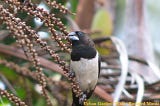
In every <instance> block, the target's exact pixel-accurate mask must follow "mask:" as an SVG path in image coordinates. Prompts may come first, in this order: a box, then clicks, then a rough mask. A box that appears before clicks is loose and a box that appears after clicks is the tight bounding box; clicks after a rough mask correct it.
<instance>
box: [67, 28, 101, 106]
mask: <svg viewBox="0 0 160 106" xmlns="http://www.w3.org/2000/svg"><path fill="white" fill-rule="evenodd" d="M68 37H69V40H70V41H71V44H72V51H71V61H70V74H69V75H70V76H72V77H73V76H74V77H75V78H76V81H77V82H78V85H79V87H80V89H81V90H82V92H83V94H82V95H81V96H80V97H76V94H75V93H74V92H73V90H72V96H73V103H72V106H84V101H85V100H87V99H89V98H90V97H91V95H92V93H93V91H94V89H95V87H96V85H97V82H98V77H99V74H100V56H99V53H98V51H97V50H96V48H95V44H94V42H93V40H92V39H91V38H89V35H88V34H86V33H84V32H82V31H74V32H70V33H69V34H68Z"/></svg>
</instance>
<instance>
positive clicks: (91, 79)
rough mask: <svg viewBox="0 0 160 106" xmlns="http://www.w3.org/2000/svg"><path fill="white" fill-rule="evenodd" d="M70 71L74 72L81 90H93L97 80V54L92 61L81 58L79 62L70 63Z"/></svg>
mask: <svg viewBox="0 0 160 106" xmlns="http://www.w3.org/2000/svg"><path fill="white" fill-rule="evenodd" d="M71 70H72V71H74V72H75V75H76V79H77V81H78V83H79V86H80V88H81V90H83V91H89V90H93V89H94V88H95V86H96V84H97V80H98V73H99V67H98V52H97V54H96V57H95V58H93V59H84V58H81V59H80V61H71Z"/></svg>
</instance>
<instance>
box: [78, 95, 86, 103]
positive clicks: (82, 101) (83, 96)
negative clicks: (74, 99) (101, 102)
mask: <svg viewBox="0 0 160 106" xmlns="http://www.w3.org/2000/svg"><path fill="white" fill-rule="evenodd" d="M86 97H87V96H86V94H82V95H81V97H80V98H79V103H80V104H84V102H85V101H86Z"/></svg>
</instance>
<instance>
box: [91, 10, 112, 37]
mask: <svg viewBox="0 0 160 106" xmlns="http://www.w3.org/2000/svg"><path fill="white" fill-rule="evenodd" d="M91 29H92V30H98V31H101V34H94V35H92V38H96V37H99V36H104V35H105V36H106V35H108V36H110V35H111V34H112V31H113V22H112V19H111V16H110V13H109V12H108V11H106V10H105V9H103V8H101V9H99V10H98V11H97V13H96V14H95V15H94V18H93V23H92V27H91Z"/></svg>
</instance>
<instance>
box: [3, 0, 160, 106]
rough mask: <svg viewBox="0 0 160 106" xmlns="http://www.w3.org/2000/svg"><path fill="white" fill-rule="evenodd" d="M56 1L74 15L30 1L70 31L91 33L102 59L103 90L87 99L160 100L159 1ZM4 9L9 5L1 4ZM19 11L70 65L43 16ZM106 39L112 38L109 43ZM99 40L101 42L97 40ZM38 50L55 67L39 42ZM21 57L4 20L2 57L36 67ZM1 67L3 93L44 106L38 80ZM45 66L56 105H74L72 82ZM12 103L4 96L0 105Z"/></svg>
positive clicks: (52, 97) (101, 84) (9, 105)
mask: <svg viewBox="0 0 160 106" xmlns="http://www.w3.org/2000/svg"><path fill="white" fill-rule="evenodd" d="M22 1H23V0H22ZM51 1H52V0H51ZM56 1H57V3H61V4H62V5H64V7H66V8H68V10H69V11H71V12H72V13H73V14H63V13H62V12H60V11H59V10H58V9H55V8H52V7H51V6H49V5H47V3H46V2H45V0H32V3H34V4H36V5H37V6H38V7H39V8H43V9H44V10H45V11H47V12H49V13H50V14H55V17H57V18H59V19H60V20H61V21H62V23H63V24H64V25H65V26H66V28H67V31H68V32H71V31H76V30H81V31H84V32H86V33H88V34H89V36H90V37H91V38H92V39H93V40H94V41H95V43H96V47H97V49H98V51H99V52H100V55H101V57H102V62H101V64H102V66H101V75H100V78H99V81H98V87H99V88H101V90H103V92H100V91H98V89H96V91H95V94H94V95H93V96H92V97H91V99H90V100H89V101H91V102H95V101H96V102H98V101H101V102H105V101H107V102H113V101H115V102H117V101H125V102H137V103H140V102H160V99H159V98H160V70H159V66H160V46H159V45H160V30H159V26H160V14H159V13H160V1H157V0H56ZM0 5H3V6H6V5H7V4H6V3H5V2H4V1H3V0H2V1H0ZM13 8H14V7H13ZM15 11H16V15H15V17H18V18H21V19H22V20H23V21H25V22H26V23H27V25H28V26H31V28H32V29H33V30H35V31H36V32H37V33H38V34H39V36H40V38H41V39H42V40H44V41H46V42H47V43H48V45H50V46H51V47H52V49H53V50H55V52H56V53H58V54H59V56H60V57H61V58H62V59H63V60H64V61H65V62H66V63H67V64H68V65H69V58H70V57H69V54H68V53H65V52H63V51H62V50H61V49H60V47H58V46H57V45H56V42H55V41H53V40H52V39H51V38H50V36H51V34H50V33H49V31H48V28H47V27H46V26H45V24H44V23H43V22H41V21H40V19H39V18H37V17H33V16H31V15H28V14H27V12H22V11H18V10H16V9H15V10H12V12H13V13H14V12H15ZM54 29H55V30H56V33H57V34H61V30H60V29H59V28H58V27H57V26H56V25H55V27H54ZM107 38H110V39H111V40H106V39H107ZM97 40H100V42H96V41H97ZM63 43H66V41H63ZM34 48H35V49H36V50H37V53H38V56H39V57H41V58H44V59H46V60H47V61H49V62H51V63H53V64H54V63H56V62H55V61H54V60H52V58H51V57H50V56H49V54H48V53H46V51H44V50H42V49H41V48H40V47H39V46H38V45H37V44H36V43H35V45H34ZM19 50H21V52H19ZM13 52H16V53H17V54H18V55H20V56H17V55H16V54H15V53H13ZM21 55H24V53H23V52H22V48H20V47H19V46H18V44H17V42H16V39H15V38H13V37H12V33H10V32H9V30H7V28H6V24H5V23H4V22H3V21H0V59H1V60H7V61H9V62H14V63H16V64H17V65H18V66H20V67H25V68H27V69H29V70H31V71H34V67H33V65H32V64H31V63H30V62H29V61H28V60H26V59H24V56H21ZM0 63H1V65H0V88H1V89H6V90H8V91H9V92H11V93H13V94H15V95H17V96H18V97H19V98H21V99H22V100H23V101H25V102H26V103H27V104H28V105H29V106H46V101H45V99H44V98H43V97H42V96H41V93H40V86H39V84H38V83H37V82H36V81H34V80H33V79H30V78H29V79H28V76H26V77H24V76H23V75H21V74H20V75H19V74H17V71H14V69H12V68H10V67H8V66H7V65H5V64H2V62H0ZM42 64H46V65H43V72H44V73H45V75H46V76H47V77H48V78H51V79H52V80H53V81H54V82H55V83H54V84H53V85H50V86H51V87H50V88H49V90H48V93H49V95H50V99H51V101H52V104H53V106H70V105H71V102H72V96H71V87H70V82H68V80H67V79H66V78H65V77H64V76H62V74H60V73H57V72H56V71H55V70H54V68H53V69H52V68H50V67H49V65H50V64H49V63H42ZM51 66H52V65H51ZM53 67H56V66H53ZM104 93H105V94H104ZM103 95H107V96H103ZM12 105H13V106H14V104H12V103H11V102H10V101H9V100H7V99H6V98H2V96H0V106H12Z"/></svg>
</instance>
